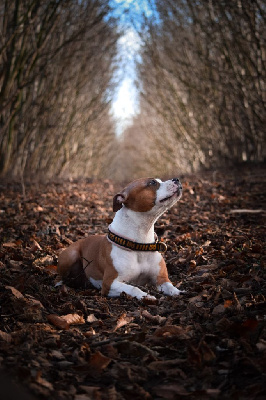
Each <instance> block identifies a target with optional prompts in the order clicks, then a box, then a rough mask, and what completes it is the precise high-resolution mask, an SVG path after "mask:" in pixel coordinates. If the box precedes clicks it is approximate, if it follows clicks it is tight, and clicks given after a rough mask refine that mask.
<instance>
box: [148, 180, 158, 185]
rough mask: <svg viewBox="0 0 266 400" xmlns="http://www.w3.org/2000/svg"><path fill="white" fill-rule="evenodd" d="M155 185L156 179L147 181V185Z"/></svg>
mask: <svg viewBox="0 0 266 400" xmlns="http://www.w3.org/2000/svg"><path fill="white" fill-rule="evenodd" d="M156 185H157V181H156V180H155V179H151V180H150V181H149V182H148V186H156Z"/></svg>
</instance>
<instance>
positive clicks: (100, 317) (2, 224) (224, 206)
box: [0, 167, 266, 400]
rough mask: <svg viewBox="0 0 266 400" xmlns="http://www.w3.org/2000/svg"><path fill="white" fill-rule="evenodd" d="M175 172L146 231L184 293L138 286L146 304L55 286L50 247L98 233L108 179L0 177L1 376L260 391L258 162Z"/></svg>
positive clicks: (213, 394)
mask: <svg viewBox="0 0 266 400" xmlns="http://www.w3.org/2000/svg"><path fill="white" fill-rule="evenodd" d="M182 183H183V187H184V191H183V196H182V199H181V200H180V201H179V202H178V203H177V204H176V205H175V206H174V207H173V208H172V209H170V210H169V211H168V212H166V213H165V214H164V215H163V216H162V217H161V218H160V219H159V221H158V222H157V223H156V231H157V233H158V236H159V237H163V240H164V241H165V243H166V244H167V246H168V250H167V252H166V254H165V258H166V261H167V266H168V270H169V275H170V278H171V280H172V281H173V283H174V284H175V285H177V287H179V288H180V289H183V290H186V293H185V294H182V295H180V296H178V297H175V298H171V297H164V296H163V295H162V294H159V293H157V292H156V291H155V290H154V289H153V288H149V292H150V294H152V295H154V296H156V298H157V301H156V302H153V303H152V304H149V303H148V302H145V301H139V300H137V299H135V298H130V297H129V296H127V295H125V294H122V295H121V296H120V297H119V298H106V297H103V296H101V295H100V292H99V291H98V290H96V289H94V288H93V287H91V288H88V289H86V290H74V289H71V288H69V287H67V286H65V285H63V286H60V287H55V283H56V282H57V280H58V277H57V275H56V264H57V258H58V254H59V253H60V251H61V250H62V248H63V247H66V246H68V245H69V244H70V243H71V242H72V241H76V240H77V239H79V238H84V237H85V236H86V235H89V234H98V233H105V232H107V227H108V225H109V223H110V222H111V221H112V218H113V215H114V214H113V212H112V197H113V196H114V194H115V193H116V192H117V190H118V189H119V188H121V187H119V186H118V185H117V184H114V183H113V182H111V181H102V182H97V181H90V180H87V181H86V180H80V181H79V180H77V181H64V182H52V183H49V184H34V185H33V184H31V185H26V187H25V197H23V195H22V193H21V187H20V185H19V184H15V183H14V184H10V183H9V184H4V183H2V184H1V186H0V365H1V370H0V371H1V372H2V373H3V372H4V373H6V374H7V381H6V382H8V380H9V379H11V381H12V382H17V383H18V384H19V385H22V386H23V387H24V388H27V391H28V392H29V393H30V396H33V398H35V399H36V398H38V399H39V398H40V399H42V398H45V399H58V400H89V399H93V400H101V399H103V400H109V399H110V400H116V399H117V400H120V399H132V400H138V399H142V400H143V399H144V400H145V399H147V400H148V399H158V400H159V399H170V400H171V399H183V398H184V399H249V400H250V399H257V400H260V399H261V400H262V399H265V398H266V387H265V382H266V332H265V325H264V323H265V314H266V302H265V297H266V280H265V279H266V276H265V271H266V251H265V210H266V205H265V200H266V193H265V187H266V185H265V184H266V168H263V167H257V168H254V167H253V168H242V169H241V170H240V169H236V170H230V171H226V172H221V171H216V172H213V173H211V172H206V173H203V172H202V173H200V174H195V175H190V176H184V177H183V178H182ZM263 210H264V211H263ZM3 385H4V384H3ZM11 386H12V384H8V389H7V391H9V388H11ZM14 387H15V386H14ZM0 392H1V387H0ZM8 398H12V397H8ZM1 399H3V400H6V399H5V398H4V397H1Z"/></svg>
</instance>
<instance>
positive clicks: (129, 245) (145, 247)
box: [107, 229, 167, 253]
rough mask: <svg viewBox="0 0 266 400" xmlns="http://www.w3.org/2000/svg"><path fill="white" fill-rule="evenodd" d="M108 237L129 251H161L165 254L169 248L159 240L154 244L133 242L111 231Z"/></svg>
mask: <svg viewBox="0 0 266 400" xmlns="http://www.w3.org/2000/svg"><path fill="white" fill-rule="evenodd" d="M107 237H108V239H109V240H111V242H113V243H115V244H117V245H119V246H121V247H125V248H126V249H129V250H135V251H159V252H160V253H165V252H166V250H167V246H166V244H165V243H164V242H159V241H158V240H157V241H156V242H153V243H138V242H133V241H132V240H128V239H125V238H123V237H121V236H118V235H115V234H114V233H113V232H111V231H110V229H108V235H107Z"/></svg>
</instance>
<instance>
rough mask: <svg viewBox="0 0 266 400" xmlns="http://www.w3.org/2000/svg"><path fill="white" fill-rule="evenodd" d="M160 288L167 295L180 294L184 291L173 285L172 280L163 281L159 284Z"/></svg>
mask: <svg viewBox="0 0 266 400" xmlns="http://www.w3.org/2000/svg"><path fill="white" fill-rule="evenodd" d="M158 290H159V291H160V292H162V293H163V294H166V295H167V296H179V295H180V293H182V291H181V290H179V289H177V288H176V287H175V286H173V285H172V283H171V282H164V283H162V284H161V285H159V286H158Z"/></svg>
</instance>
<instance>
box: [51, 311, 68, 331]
mask: <svg viewBox="0 0 266 400" xmlns="http://www.w3.org/2000/svg"><path fill="white" fill-rule="evenodd" d="M47 319H48V321H49V322H50V324H52V325H54V326H56V327H57V328H59V329H63V330H67V329H69V324H68V323H67V321H66V320H64V319H63V318H62V317H59V315H56V314H49V315H47Z"/></svg>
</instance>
